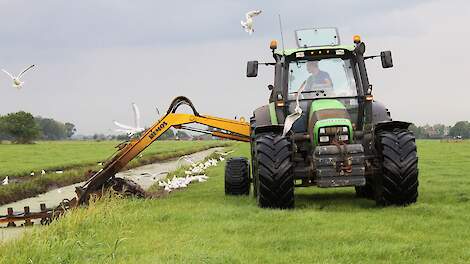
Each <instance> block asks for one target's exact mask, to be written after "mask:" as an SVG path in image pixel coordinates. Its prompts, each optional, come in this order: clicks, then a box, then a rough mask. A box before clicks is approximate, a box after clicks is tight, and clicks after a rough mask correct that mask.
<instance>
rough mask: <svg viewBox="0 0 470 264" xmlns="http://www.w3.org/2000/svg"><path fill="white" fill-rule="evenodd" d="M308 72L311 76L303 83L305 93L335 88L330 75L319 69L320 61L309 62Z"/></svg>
mask: <svg viewBox="0 0 470 264" xmlns="http://www.w3.org/2000/svg"><path fill="white" fill-rule="evenodd" d="M307 71H308V73H310V76H309V77H308V78H307V80H305V81H304V82H303V83H302V86H305V87H303V88H304V89H303V90H304V91H312V90H319V89H332V88H333V83H332V82H331V78H330V75H329V74H328V73H327V72H324V71H322V70H320V68H318V61H308V62H307Z"/></svg>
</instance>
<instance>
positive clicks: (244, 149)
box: [0, 141, 470, 263]
mask: <svg viewBox="0 0 470 264" xmlns="http://www.w3.org/2000/svg"><path fill="white" fill-rule="evenodd" d="M232 148H234V149H235V152H234V153H232V155H234V156H248V155H249V145H248V144H244V143H240V144H236V145H234V146H233V147H232ZM418 153H419V168H420V187H419V192H420V196H419V199H418V203H416V204H413V205H411V206H409V207H388V208H381V207H377V206H376V205H375V203H374V202H373V201H370V200H366V199H359V198H356V197H355V194H354V189H353V188H338V189H319V188H303V189H296V201H295V202H296V209H294V210H287V211H286V210H267V209H260V208H258V207H257V206H256V203H255V200H254V199H253V198H252V197H251V195H250V196H249V197H226V196H225V195H224V188H223V182H224V178H223V173H224V170H223V169H224V168H223V163H220V165H219V166H217V167H214V168H210V169H209V170H208V172H207V175H208V176H209V177H210V179H209V180H208V182H205V183H197V184H194V185H192V186H191V187H190V188H189V189H187V190H183V191H177V192H174V193H171V194H170V195H169V196H168V197H166V198H161V199H153V200H139V199H127V200H126V199H119V198H109V199H103V200H101V201H98V202H96V203H93V204H91V205H90V206H89V207H88V208H83V209H77V210H74V211H73V212H71V213H69V214H68V215H66V216H65V217H64V218H63V219H61V220H59V221H56V222H54V223H53V224H52V225H51V226H49V227H45V228H38V229H35V230H34V231H33V232H31V233H28V234H26V237H24V238H23V239H20V240H18V241H15V242H12V243H10V244H5V245H2V247H0V258H1V261H0V262H1V263H89V262H95V263H201V262H202V263H468V262H470V251H469V250H468V249H469V248H470V228H468V227H469V223H470V172H469V171H470V162H469V161H470V142H469V141H466V142H462V143H445V142H439V141H418Z"/></svg>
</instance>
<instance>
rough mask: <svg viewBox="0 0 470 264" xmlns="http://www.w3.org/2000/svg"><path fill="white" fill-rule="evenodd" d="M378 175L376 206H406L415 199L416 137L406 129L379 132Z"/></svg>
mask: <svg viewBox="0 0 470 264" xmlns="http://www.w3.org/2000/svg"><path fill="white" fill-rule="evenodd" d="M377 139H378V140H377V146H376V147H377V151H378V154H379V158H380V163H381V167H382V169H381V172H382V173H381V174H379V175H377V176H378V177H376V183H375V200H376V202H377V204H378V205H382V206H387V205H401V206H406V205H409V204H412V203H415V202H416V201H417V199H418V185H419V182H418V156H417V151H416V143H415V137H414V135H413V133H412V132H410V131H408V130H406V129H394V130H393V131H381V132H379V133H378V135H377Z"/></svg>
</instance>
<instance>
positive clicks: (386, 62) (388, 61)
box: [380, 50, 393, 68]
mask: <svg viewBox="0 0 470 264" xmlns="http://www.w3.org/2000/svg"><path fill="white" fill-rule="evenodd" d="M380 59H381V60H382V68H392V67H393V61H392V52H391V51H389V50H387V51H382V52H380Z"/></svg>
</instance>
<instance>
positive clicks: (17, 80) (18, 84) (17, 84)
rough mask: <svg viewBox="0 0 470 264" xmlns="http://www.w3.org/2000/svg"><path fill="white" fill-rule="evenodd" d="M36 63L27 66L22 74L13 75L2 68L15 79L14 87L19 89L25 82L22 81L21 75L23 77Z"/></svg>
mask: <svg viewBox="0 0 470 264" xmlns="http://www.w3.org/2000/svg"><path fill="white" fill-rule="evenodd" d="M34 66H35V65H34V64H33V65H30V66H28V67H26V69H24V70H23V71H22V72H21V73H20V74H18V76H13V75H12V74H10V73H9V72H7V71H6V70H4V69H2V71H3V72H4V73H6V74H7V75H8V76H9V77H10V78H11V80H12V81H13V87H14V88H17V89H20V88H21V87H23V84H24V82H23V81H21V77H23V75H24V74H25V73H26V72H27V71H28V70H30V69H31V68H33V67H34Z"/></svg>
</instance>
